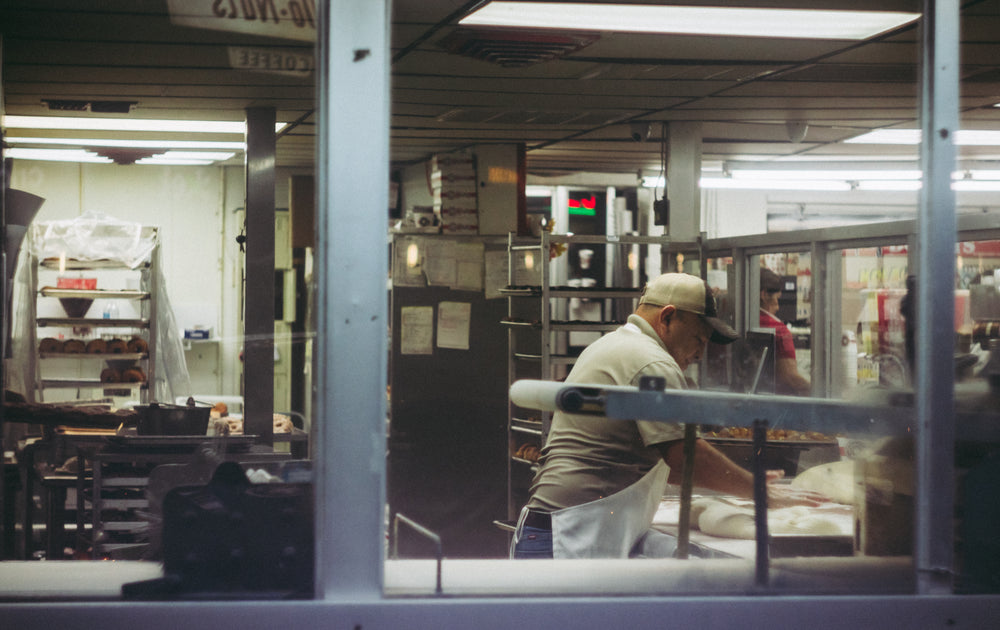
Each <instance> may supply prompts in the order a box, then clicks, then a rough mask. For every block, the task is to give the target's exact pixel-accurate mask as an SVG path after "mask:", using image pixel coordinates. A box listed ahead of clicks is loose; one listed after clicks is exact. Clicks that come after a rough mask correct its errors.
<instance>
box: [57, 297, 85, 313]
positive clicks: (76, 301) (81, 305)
mask: <svg viewBox="0 0 1000 630" xmlns="http://www.w3.org/2000/svg"><path fill="white" fill-rule="evenodd" d="M59 303H60V304H62V307H63V310H64V311H66V315H67V317H84V316H86V314H87V311H89V310H90V305H91V304H93V303H94V298H59Z"/></svg>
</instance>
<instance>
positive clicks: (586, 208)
mask: <svg viewBox="0 0 1000 630" xmlns="http://www.w3.org/2000/svg"><path fill="white" fill-rule="evenodd" d="M569 213H570V214H574V215H576V216H580V217H595V216H597V197H595V196H594V195H591V196H590V199H570V200H569Z"/></svg>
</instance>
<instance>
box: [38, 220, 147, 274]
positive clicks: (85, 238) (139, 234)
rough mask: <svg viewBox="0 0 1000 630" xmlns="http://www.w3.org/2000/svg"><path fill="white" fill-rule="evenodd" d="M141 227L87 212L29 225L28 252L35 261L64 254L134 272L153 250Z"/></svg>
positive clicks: (140, 225)
mask: <svg viewBox="0 0 1000 630" xmlns="http://www.w3.org/2000/svg"><path fill="white" fill-rule="evenodd" d="M142 227H143V226H142V224H140V223H131V222H127V221H121V220H119V219H115V218H113V217H110V216H108V215H106V214H102V213H99V212H93V211H88V212H85V213H84V214H83V215H81V216H79V217H76V218H74V219H66V220H62V221H41V222H37V223H32V224H31V227H30V229H29V239H28V251H30V252H31V253H32V254H33V255H34V256H36V257H37V258H38V259H44V258H59V256H61V255H63V254H65V255H66V256H67V257H69V258H76V259H77V260H113V261H117V262H121V263H122V264H124V265H125V266H126V267H128V268H130V269H135V268H136V267H138V266H139V265H141V264H142V263H143V262H145V261H148V260H149V256H150V254H151V253H152V251H153V248H154V247H156V239H155V237H154V238H150V237H149V236H148V235H143V229H142Z"/></svg>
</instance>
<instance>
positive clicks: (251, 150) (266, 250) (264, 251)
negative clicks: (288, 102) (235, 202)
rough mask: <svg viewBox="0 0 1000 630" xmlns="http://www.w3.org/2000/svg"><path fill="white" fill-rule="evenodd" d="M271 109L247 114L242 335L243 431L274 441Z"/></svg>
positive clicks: (261, 108) (261, 109)
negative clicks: (245, 237)
mask: <svg viewBox="0 0 1000 630" xmlns="http://www.w3.org/2000/svg"><path fill="white" fill-rule="evenodd" d="M275 118H276V114H275V110H274V108H273V107H251V108H248V109H247V110H246V119H247V133H246V138H247V158H246V160H247V167H246V173H247V175H246V177H247V200H246V208H247V212H246V222H247V244H246V250H247V253H246V300H245V302H244V307H243V308H244V315H243V325H244V331H245V334H244V339H243V366H244V368H243V375H244V376H243V390H244V391H243V396H244V400H245V404H244V405H243V418H244V422H245V426H244V432H245V433H246V434H247V435H256V436H258V439H259V440H260V441H261V442H263V443H265V444H273V443H274V418H273V416H272V414H273V413H274V151H275V137H274V124H275Z"/></svg>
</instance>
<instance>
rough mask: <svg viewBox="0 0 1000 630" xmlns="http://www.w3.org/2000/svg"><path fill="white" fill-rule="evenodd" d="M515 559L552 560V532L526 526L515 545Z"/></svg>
mask: <svg viewBox="0 0 1000 630" xmlns="http://www.w3.org/2000/svg"><path fill="white" fill-rule="evenodd" d="M514 558H516V559H518V560H532V559H539V558H550V559H551V558H552V530H551V529H539V528H537V527H529V526H527V525H524V526H523V527H521V536H520V538H518V539H517V543H516V544H515V545H514Z"/></svg>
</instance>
